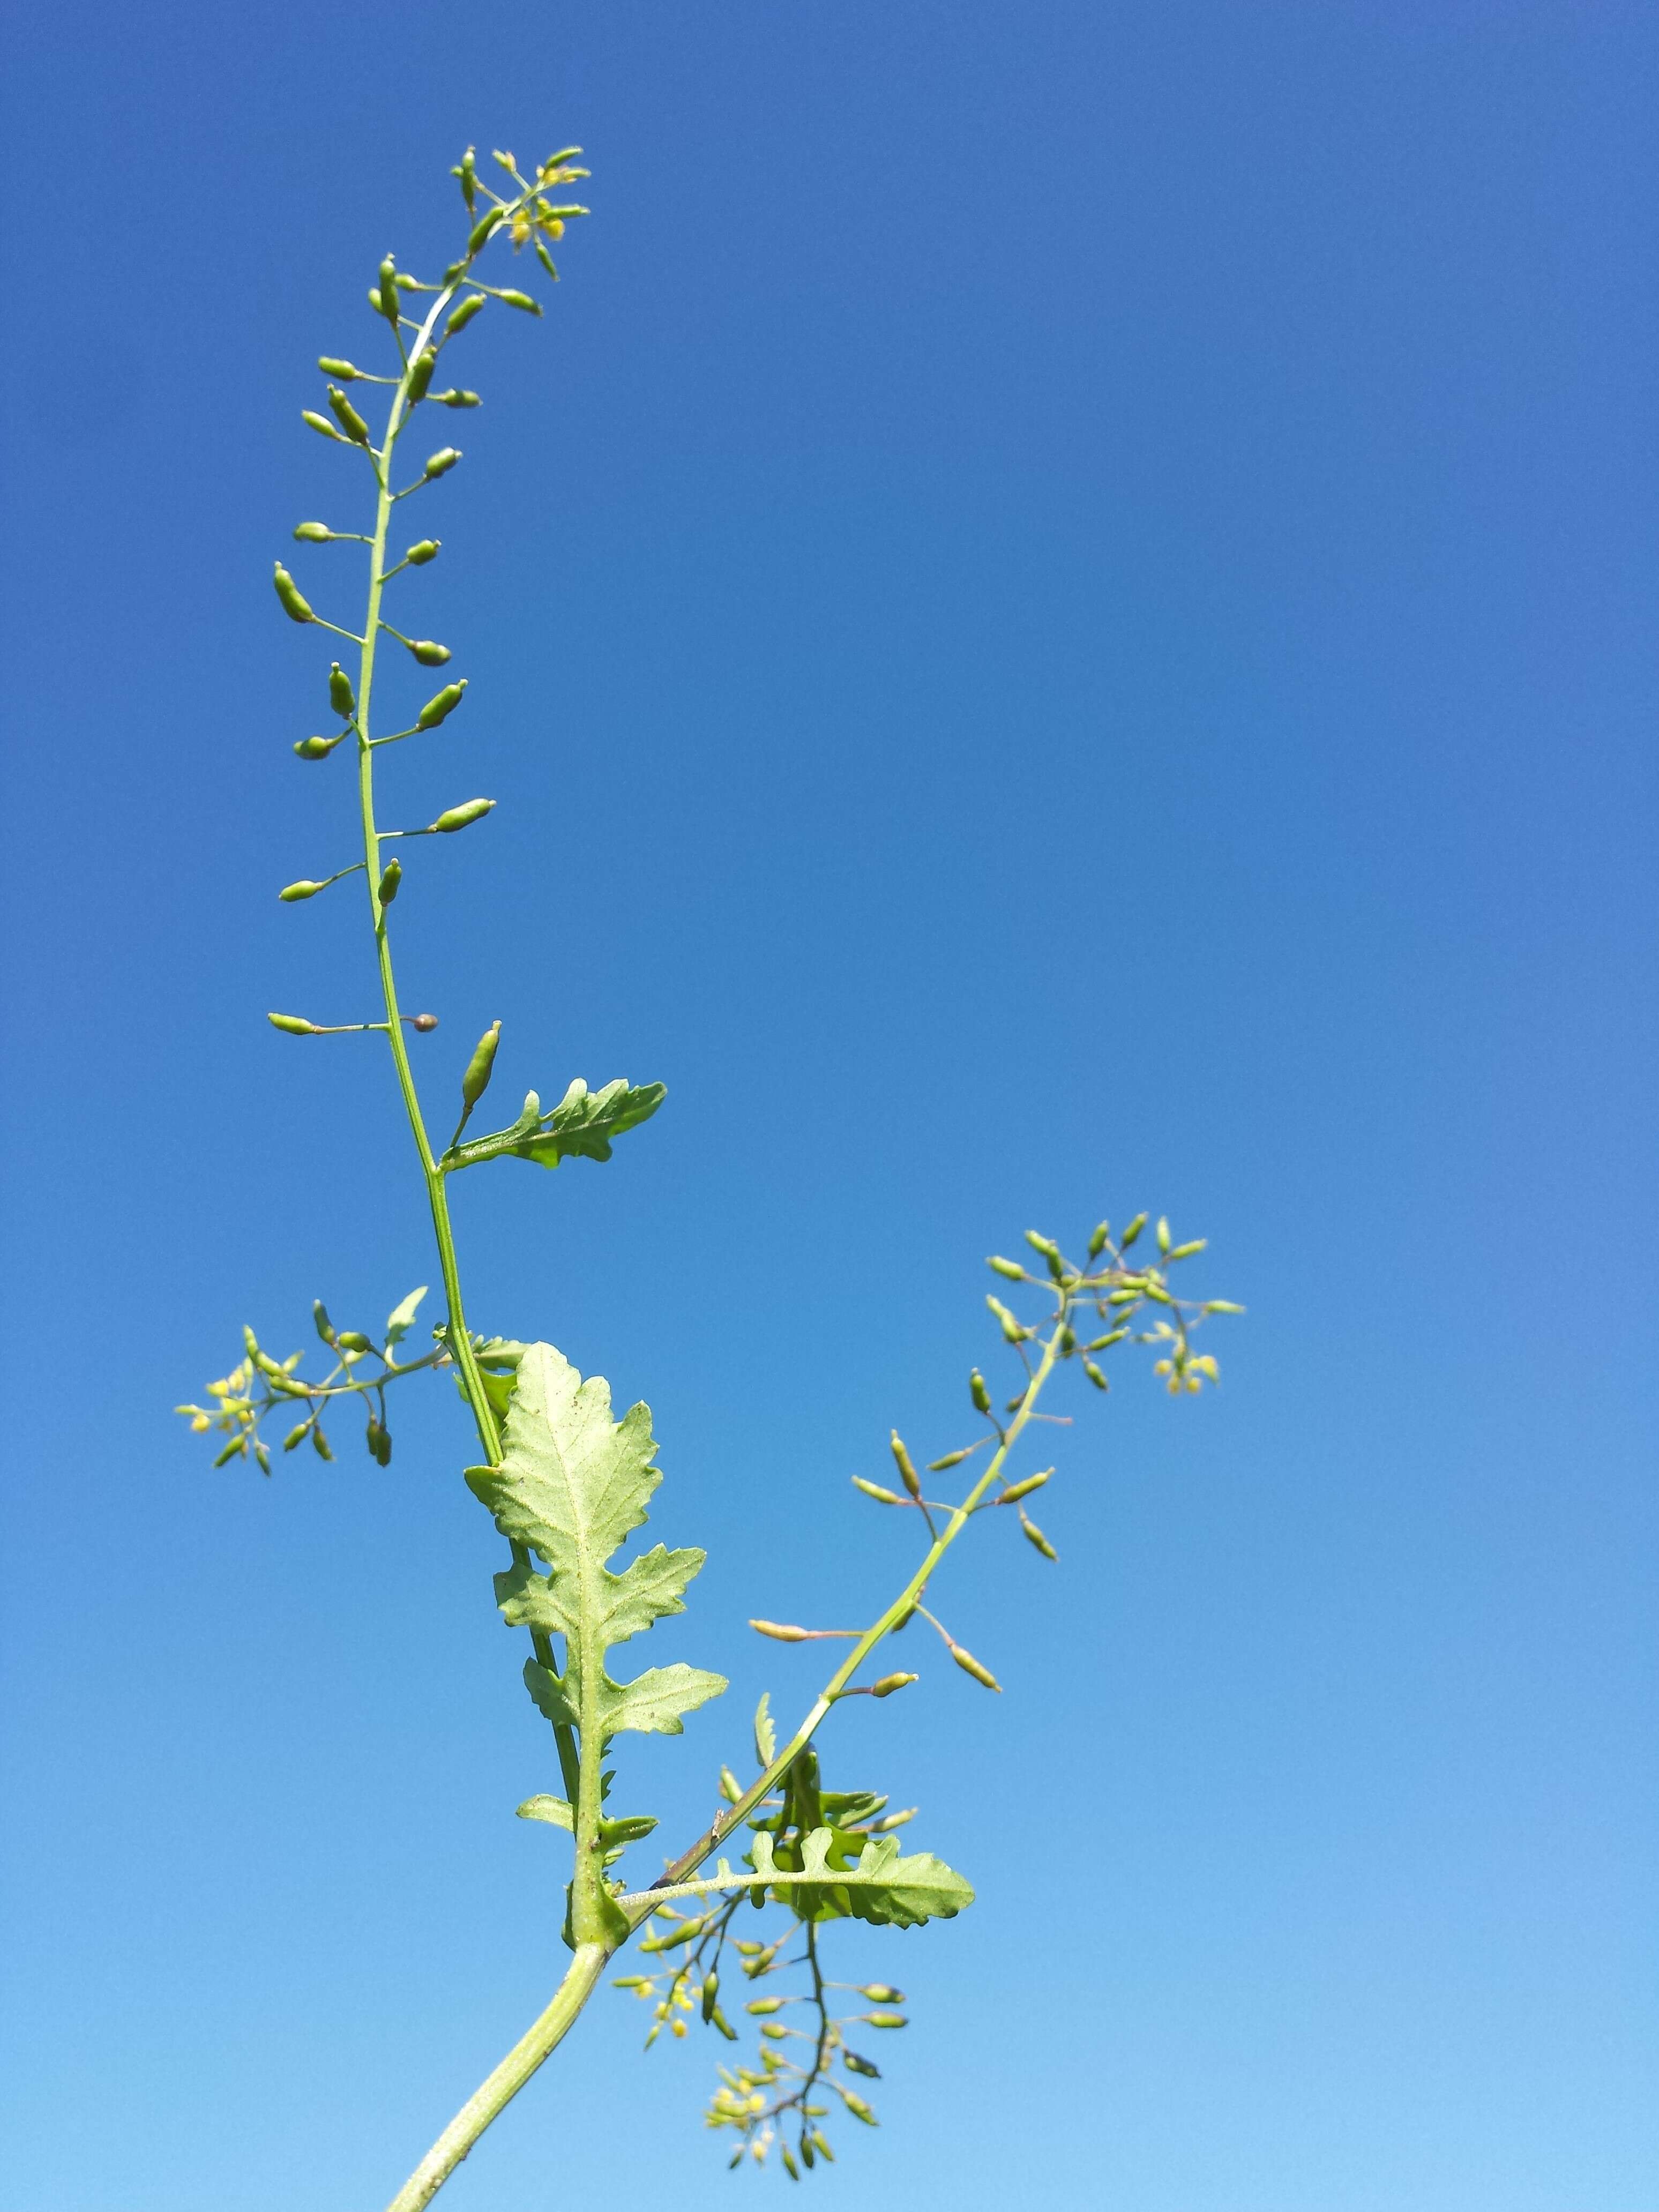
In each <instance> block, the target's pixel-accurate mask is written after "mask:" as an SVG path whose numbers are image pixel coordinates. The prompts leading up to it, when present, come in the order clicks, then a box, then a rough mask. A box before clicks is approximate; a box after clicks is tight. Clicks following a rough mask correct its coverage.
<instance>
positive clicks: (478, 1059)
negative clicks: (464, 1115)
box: [461, 1022, 501, 1114]
mask: <svg viewBox="0 0 1659 2212" xmlns="http://www.w3.org/2000/svg"><path fill="white" fill-rule="evenodd" d="M500 1042H501V1024H500V1023H499V1022H492V1023H491V1024H489V1028H488V1029H487V1030H485V1031H484V1033H483V1036H481V1037H480V1038H479V1039H478V1042H477V1046H476V1047H475V1048H474V1050H473V1054H472V1057H471V1060H468V1062H467V1064H466V1073H465V1075H463V1076H462V1078H461V1103H462V1105H463V1106H465V1109H466V1110H467V1112H468V1113H469V1114H470V1113H471V1111H472V1109H473V1108H474V1107H475V1106H476V1105H477V1103H478V1101H479V1100H480V1099H481V1098H482V1097H483V1095H484V1092H485V1091H488V1090H489V1078H490V1075H491V1073H492V1072H493V1071H494V1068H495V1048H496V1046H497V1045H498V1044H499V1043H500Z"/></svg>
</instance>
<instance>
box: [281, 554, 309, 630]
mask: <svg viewBox="0 0 1659 2212" xmlns="http://www.w3.org/2000/svg"><path fill="white" fill-rule="evenodd" d="M274 581H275V584H276V596H277V598H278V599H280V600H281V601H282V603H283V613H284V614H285V615H286V616H287V617H288V618H289V621H290V622H296V623H308V622H315V621H316V619H317V617H316V616H315V615H313V613H312V611H311V602H310V601H309V600H308V599H306V598H305V597H304V596H303V594H302V593H301V590H300V586H298V585H297V584H296V583H295V580H294V579H293V577H292V576H290V575H289V573H288V570H287V569H286V568H283V564H282V562H280V561H279V562H277V563H276V577H275V579H274Z"/></svg>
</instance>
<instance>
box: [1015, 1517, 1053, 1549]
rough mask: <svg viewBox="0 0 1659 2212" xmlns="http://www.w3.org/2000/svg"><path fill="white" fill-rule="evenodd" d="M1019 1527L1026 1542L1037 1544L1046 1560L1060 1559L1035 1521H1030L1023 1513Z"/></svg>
mask: <svg viewBox="0 0 1659 2212" xmlns="http://www.w3.org/2000/svg"><path fill="white" fill-rule="evenodd" d="M1019 1526H1020V1531H1021V1533H1022V1534H1023V1535H1024V1538H1025V1541H1026V1542H1027V1543H1028V1544H1035V1545H1036V1547H1037V1549H1038V1551H1039V1552H1041V1553H1042V1556H1043V1558H1044V1559H1058V1558H1059V1557H1060V1553H1058V1552H1057V1551H1055V1549H1054V1546H1053V1545H1052V1544H1051V1543H1050V1542H1049V1541H1048V1538H1047V1537H1046V1536H1045V1535H1044V1534H1043V1533H1042V1529H1041V1528H1038V1527H1037V1524H1036V1522H1035V1521H1028V1520H1027V1519H1026V1517H1025V1516H1024V1514H1023V1513H1022V1514H1021V1515H1020V1516H1019Z"/></svg>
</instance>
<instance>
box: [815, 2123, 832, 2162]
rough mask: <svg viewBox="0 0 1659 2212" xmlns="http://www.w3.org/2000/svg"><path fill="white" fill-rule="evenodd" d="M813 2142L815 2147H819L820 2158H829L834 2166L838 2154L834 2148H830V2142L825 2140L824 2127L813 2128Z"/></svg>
mask: <svg viewBox="0 0 1659 2212" xmlns="http://www.w3.org/2000/svg"><path fill="white" fill-rule="evenodd" d="M812 2142H813V2145H814V2147H815V2148H816V2149H817V2154H818V2156H819V2157H820V2158H827V2159H828V2160H829V2163H830V2165H831V2166H833V2165H834V2164H835V2162H836V2154H835V2153H834V2151H832V2150H831V2149H830V2148H829V2144H828V2143H827V2142H825V2141H824V2140H823V2129H822V2128H814V2129H813V2130H812Z"/></svg>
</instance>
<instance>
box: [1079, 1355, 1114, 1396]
mask: <svg viewBox="0 0 1659 2212" xmlns="http://www.w3.org/2000/svg"><path fill="white" fill-rule="evenodd" d="M1083 1371H1084V1373H1085V1375H1086V1376H1088V1378H1089V1380H1090V1381H1091V1383H1093V1384H1094V1386H1095V1388H1096V1389H1097V1390H1109V1389H1111V1387H1112V1386H1111V1384H1110V1383H1109V1382H1108V1381H1107V1380H1106V1377H1105V1376H1104V1375H1103V1374H1102V1372H1101V1370H1099V1368H1098V1367H1097V1366H1096V1365H1095V1363H1094V1361H1093V1360H1092V1359H1085V1361H1084V1363H1083Z"/></svg>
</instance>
